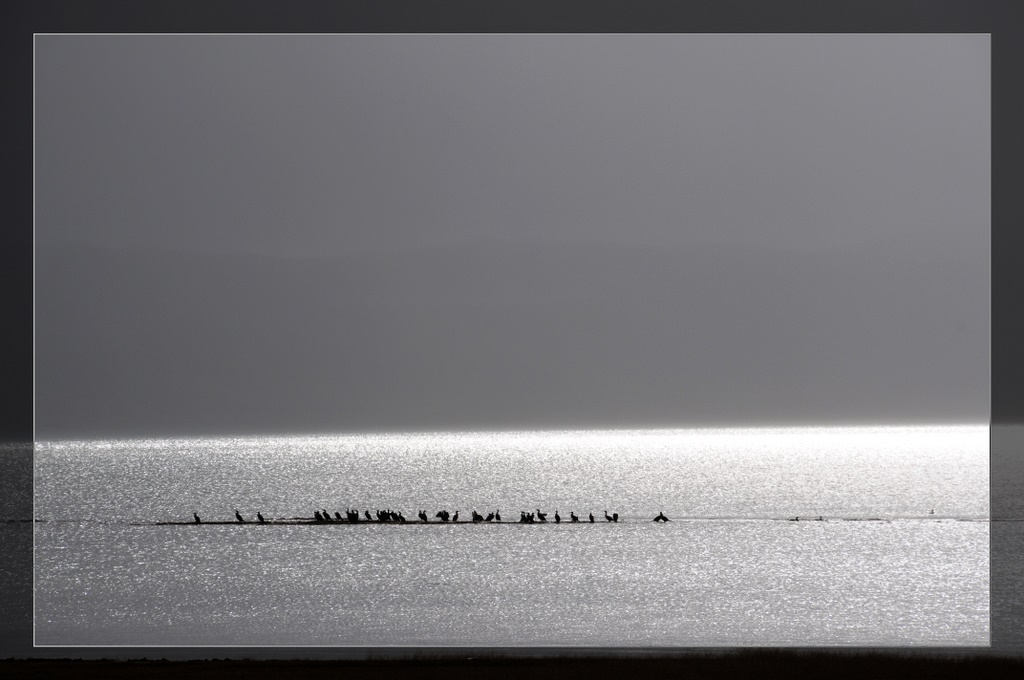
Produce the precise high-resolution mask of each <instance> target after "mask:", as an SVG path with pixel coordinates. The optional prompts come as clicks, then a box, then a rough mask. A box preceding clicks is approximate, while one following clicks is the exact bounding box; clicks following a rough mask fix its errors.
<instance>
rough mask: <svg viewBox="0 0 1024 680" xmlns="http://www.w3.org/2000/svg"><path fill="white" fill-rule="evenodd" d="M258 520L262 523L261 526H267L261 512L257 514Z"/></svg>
mask: <svg viewBox="0 0 1024 680" xmlns="http://www.w3.org/2000/svg"><path fill="white" fill-rule="evenodd" d="M256 519H258V520H259V521H260V524H265V523H266V521H267V520H265V519H263V515H262V514H260V513H259V512H257V513H256Z"/></svg>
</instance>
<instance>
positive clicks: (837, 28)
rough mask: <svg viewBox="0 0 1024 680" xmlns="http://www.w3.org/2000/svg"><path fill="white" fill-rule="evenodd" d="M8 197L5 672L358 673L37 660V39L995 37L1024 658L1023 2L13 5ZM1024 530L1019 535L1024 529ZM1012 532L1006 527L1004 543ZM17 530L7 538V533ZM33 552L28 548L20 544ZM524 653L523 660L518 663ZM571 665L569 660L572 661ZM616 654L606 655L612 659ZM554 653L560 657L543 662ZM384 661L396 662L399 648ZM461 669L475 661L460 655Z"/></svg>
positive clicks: (1003, 516) (997, 324)
mask: <svg viewBox="0 0 1024 680" xmlns="http://www.w3.org/2000/svg"><path fill="white" fill-rule="evenodd" d="M0 30H2V31H3V39H2V40H0V50H2V55H3V58H2V60H0V63H2V69H3V78H2V80H0V82H2V83H3V84H4V90H5V96H4V98H3V101H4V106H3V107H2V108H3V111H4V118H5V122H6V124H5V125H4V127H3V138H4V147H3V154H2V157H3V159H4V174H3V178H4V188H5V191H4V193H3V195H4V196H5V198H6V200H5V201H4V205H5V208H6V209H7V211H8V213H7V215H6V219H5V220H4V224H3V226H2V228H0V253H2V254H3V266H2V267H0V290H3V295H2V296H0V300H2V305H3V307H2V309H0V319H2V321H3V327H2V331H0V332H2V334H3V336H4V338H5V340H6V342H5V343H4V346H5V347H6V348H7V349H6V352H5V361H4V370H3V373H2V375H3V383H2V384H3V389H0V442H5V444H4V446H3V447H0V455H4V456H7V458H6V459H5V460H4V461H3V467H0V510H3V511H4V513H5V515H4V516H3V517H2V518H0V520H5V521H7V522H8V523H9V524H15V525H16V527H15V528H14V529H12V530H11V531H12V532H11V533H10V535H11V536H14V538H13V539H12V540H10V541H7V540H6V539H5V541H4V542H3V543H2V545H3V555H2V556H0V558H2V559H0V562H2V563H3V566H0V583H4V584H5V585H3V586H0V640H2V641H0V659H3V658H9V657H14V658H43V657H49V658H68V657H76V658H96V659H99V658H140V657H146V658H161V657H166V658H177V659H188V658H211V657H214V658H224V657H232V658H243V657H245V658H265V659H273V658H298V657H304V658H360V657H365V656H368V655H374V656H382V655H383V654H384V650H377V652H374V650H372V649H338V648H323V649H318V648H304V649H302V650H296V649H288V650H282V649H276V650H275V649H274V648H260V649H255V648H244V649H232V648H199V649H195V650H190V649H189V648H139V647H133V648H123V649H119V648H56V649H54V648H39V649H36V648H34V647H33V646H32V573H31V569H32V531H31V530H32V525H31V517H32V511H31V499H32V488H31V484H32V481H31V472H32V469H31V441H32V426H33V406H32V404H33V359H34V351H33V246H32V244H33V182H32V179H33V177H32V176H33V151H32V149H33V144H32V140H33V110H32V101H33V34H35V33H404V32H410V33H462V32H467V33H468V32H472V33H988V34H991V48H992V51H991V58H992V112H993V113H992V147H991V150H992V164H993V165H992V258H991V286H992V288H991V290H992V294H991V422H992V430H991V448H990V456H991V465H992V467H991V469H992V485H991V497H990V498H991V508H992V518H993V520H994V521H993V523H992V525H991V526H992V532H991V545H990V555H991V562H990V569H991V593H992V609H991V621H992V627H991V632H992V635H991V639H992V647H991V649H990V650H989V651H990V653H995V654H1002V655H1014V656H1024V607H1021V608H1015V607H1014V606H1013V605H1011V604H1008V603H1009V602H1012V600H1013V598H1011V597H1006V596H1004V595H1005V594H1008V593H1010V592H1011V591H1012V590H1013V589H1014V588H1015V584H1018V583H1021V582H1024V579H1022V575H1024V567H1022V566H1021V565H1020V563H1024V554H1021V552H1020V551H1019V550H1018V551H1017V552H1014V550H1015V549H1014V547H1013V543H1012V540H1013V539H1012V536H1011V534H1012V531H1010V529H1009V527H1012V526H1015V524H1014V523H1013V522H1002V521H997V520H1009V519H1019V517H1016V516H1015V514H1020V515H1021V516H1022V517H1024V513H1015V511H1014V509H1015V508H1018V509H1019V508H1022V507H1024V505H1022V504H1021V503H1020V502H1019V501H1017V499H1016V496H1015V495H1014V494H1015V490H1020V489H1024V470H1019V471H1017V472H1015V471H1014V468H1015V466H1014V462H1015V461H1016V460H1017V458H1018V457H1019V454H1018V453H1017V451H1024V446H1021V445H1018V440H1019V442H1020V443H1021V444H1024V436H1019V437H1018V436H1017V435H1016V433H1017V432H1021V433H1024V427H1022V428H1019V429H1018V428H1016V427H1015V426H1017V425H1022V426H1024V358H1020V357H1018V356H1017V354H1018V352H1020V351H1021V350H1022V349H1024V314H1021V313H1020V304H1019V301H1020V299H1021V291H1024V266H1021V265H1020V264H1019V260H1020V257H1021V255H1022V254H1024V189H1022V187H1024V180H1022V178H1021V174H1022V167H1024V127H1022V125H1021V121H1024V58H1022V57H1024V2H1021V1H1020V0H856V1H853V2H851V1H849V0H834V1H828V0H694V1H685V0H680V1H679V2H656V1H648V0H614V1H613V0H568V1H562V0H488V1H482V0H433V1H432V0H336V1H330V0H6V2H4V3H2V4H0ZM1022 526H1024V525H1022ZM1003 527H1007V529H1005V530H1004V528H1003ZM9 528H10V527H9ZM26 537H27V538H26ZM520 651H521V650H520ZM566 651H569V650H563V652H566ZM609 651H612V650H609ZM547 652H548V653H549V654H551V653H557V650H547ZM389 653H392V654H399V653H401V650H400V649H395V648H391V649H390V650H389ZM459 653H460V654H472V653H473V652H472V650H468V649H460V650H459Z"/></svg>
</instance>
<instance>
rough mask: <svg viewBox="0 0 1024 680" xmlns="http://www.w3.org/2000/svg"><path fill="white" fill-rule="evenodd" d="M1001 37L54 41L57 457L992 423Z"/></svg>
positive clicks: (39, 122)
mask: <svg viewBox="0 0 1024 680" xmlns="http://www.w3.org/2000/svg"><path fill="white" fill-rule="evenodd" d="M989 74H990V70H989V38H988V36H987V35H869V36H858V35H820V36H817V35H571V36H570V35H529V36H524V35H467V36H458V35H437V36H433V35H419V36H395V35H387V36H379V35H332V36H95V35H93V36H56V35H44V36H38V37H37V38H36V240H37V281H36V282H37V298H36V324H37V326H36V348H37V354H36V405H37V414H36V424H37V437H38V438H40V439H45V438H50V437H76V436H83V437H84V436H90V437H91V436H120V435H146V434H152V435H162V434H207V433H218V432H221V433H248V432H282V433H284V432H340V431H367V430H438V429H494V428H502V429H504V428H533V427H543V428H551V427H635V426H688V425H717V424H734V425H760V424H815V423H876V422H890V423H892V422H987V420H988V412H989V395H988V386H989V380H988V370H989V366H988V356H989V355H988V347H989V335H988V327H989V325H988V319H989V316H988V282H989V265H988V260H989V243H990V241H989V188H990V183H991V182H990V172H989V159H990V152H989V136H990V126H989V114H990V106H989V95H990V89H989Z"/></svg>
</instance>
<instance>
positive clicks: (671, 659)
mask: <svg viewBox="0 0 1024 680" xmlns="http://www.w3.org/2000/svg"><path fill="white" fill-rule="evenodd" d="M126 651H127V650H126ZM140 675H141V676H143V677H149V678H170V677H182V676H188V677H189V678H190V680H205V679H207V678H210V679H214V678H216V679H217V680H225V679H226V678H245V679H246V680H259V679H260V678H272V677H273V678H277V677H302V678H305V679H307V680H316V679H319V678H325V679H326V678H332V679H333V678H338V677H344V678H346V680H349V679H359V680H362V679H366V680H378V679H379V680H391V679H399V680H404V679H405V678H409V679H410V680H412V679H413V678H415V679H417V680H420V679H423V680H430V679H434V678H436V679H437V680H461V679H463V678H465V679H466V680H470V679H472V680H480V679H481V678H488V679H494V680H506V679H507V680H513V679H516V680H518V679H519V678H527V677H528V678H536V679H538V680H544V679H545V678H578V679H579V680H600V679H602V678H687V679H688V680H703V679H708V680H717V679H719V678H758V679H759V680H764V679H766V678H828V680H846V679H850V680H852V679H854V678H858V679H860V678H880V679H885V678H899V679H900V680H907V679H908V678H929V679H933V680H943V679H945V678H1018V677H1024V657H1009V656H994V655H991V654H973V653H970V652H967V651H966V650H965V653H963V654H959V653H957V654H945V655H941V654H934V653H931V654H929V653H922V652H915V651H913V650H908V651H898V652H895V651H894V652H890V651H884V652H873V651H870V652H865V651H856V652H854V651H851V652H846V651H842V650H828V651H793V650H740V651H724V652H715V653H703V652H701V653H688V652H683V653H678V654H672V653H667V654H657V653H655V654H649V655H643V656H631V657H625V656H612V657H609V656H603V655H596V654H595V655H566V656H556V657H522V656H508V655H503V654H499V653H495V654H480V655H478V656H469V655H461V654H451V653H445V654H430V653H426V654H416V655H413V656H409V657H405V658H398V659H383V658H381V659H372V658H371V659H364V660H301V659H292V660H266V661H257V660H251V659H217V658H213V659H204V660H195V661H168V660H166V659H125V660H115V659H98V660H74V659H7V660H2V661H0V677H3V678H6V679H8V680H15V679H18V680H20V679H22V678H25V679H28V678H32V679H33V680H36V679H39V678H70V677H74V678H81V677H86V678H90V677H97V678H99V677H103V678H112V679H115V680H117V679H120V678H135V677H139V676H140Z"/></svg>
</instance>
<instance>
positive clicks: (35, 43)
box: [30, 32, 992, 650]
mask: <svg viewBox="0 0 1024 680" xmlns="http://www.w3.org/2000/svg"><path fill="white" fill-rule="evenodd" d="M824 35H827V36H851V37H856V36H891V37H901V36H961V35H970V36H981V35H987V36H989V39H990V43H989V53H988V56H989V105H990V106H989V108H990V111H989V166H990V168H989V174H990V179H989V229H988V231H989V261H988V269H989V274H990V276H989V290H988V302H989V312H988V319H989V355H988V364H989V419H988V429H989V477H990V480H989V486H990V488H989V503H990V505H991V469H992V446H991V432H992V404H991V391H992V277H991V271H992V248H991V239H992V216H991V206H992V181H991V174H992V168H991V164H992V122H991V116H992V112H991V97H992V94H991V93H992V65H991V60H992V50H991V36H992V33H991V32H966V33H961V32H948V33H827V32H826V33H749V32H740V33H609V32H605V33H543V32H542V33H502V32H495V33H471V32H467V33H416V32H409V33H33V34H32V448H31V458H30V463H31V465H32V513H31V514H32V516H31V521H32V646H33V648H61V647H67V648H72V647H74V648H96V647H103V648H143V647H161V648H225V647H226V645H218V644H212V645H203V644H182V645H160V644H156V645H152V644H140V645H107V644H95V645H61V644H39V643H37V641H36V634H37V621H36V531H37V527H36V521H35V498H36V476H35V441H36V64H37V56H38V55H37V52H38V41H37V38H38V37H39V36H49V37H67V36H78V37H93V36H95V37H133V36H138V37H156V36H169V37H193V36H195V37H207V36H209V37H215V36H235V37H267V36H271V37H288V36H303V37H306V36H308V37H318V36H320V37H322V36H529V37H532V36H551V37H566V36H580V37H588V36H645V37H646V36H651V37H664V36H672V37H683V36H719V37H721V36H730V37H732V36H735V37H747V36H765V37H776V36H791V37H792V36H808V37H810V36H824ZM417 434H419V433H417ZM989 515H990V517H991V508H990V513H989ZM990 559H991V555H990ZM989 570H990V572H991V565H990V567H989ZM990 576H991V573H990ZM990 591H991V584H990ZM989 595H990V597H991V592H990V593H989ZM990 605H991V603H990ZM989 634H990V636H991V630H990V631H989ZM227 646H230V647H241V648H250V647H252V648H266V647H267V646H268V645H255V644H231V645H227ZM271 646H274V647H283V648H310V649H337V648H343V649H373V648H408V649H436V648H438V647H453V648H461V647H470V648H472V647H480V648H498V649H501V648H511V649H529V648H540V649H547V648H571V649H608V647H606V646H600V645H597V646H588V645H570V646H568V647H567V646H566V645H527V646H523V647H519V646H512V647H510V646H508V645H493V646H492V645H486V644H473V643H465V644H444V645H373V646H372V647H369V646H367V645H361V644H348V645H346V644H338V645H288V644H283V645H282V644H274V645H271ZM720 646H722V647H728V645H710V646H705V647H706V648H717V647H720ZM895 647H899V648H902V647H903V646H900V645H896V646H895ZM963 647H965V648H971V647H991V638H990V640H989V643H988V644H987V645H975V644H968V645H963ZM662 648H664V649H690V647H684V648H680V647H677V646H670V645H666V646H651V647H650V649H662ZM623 649H630V650H632V649H640V648H635V647H623Z"/></svg>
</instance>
